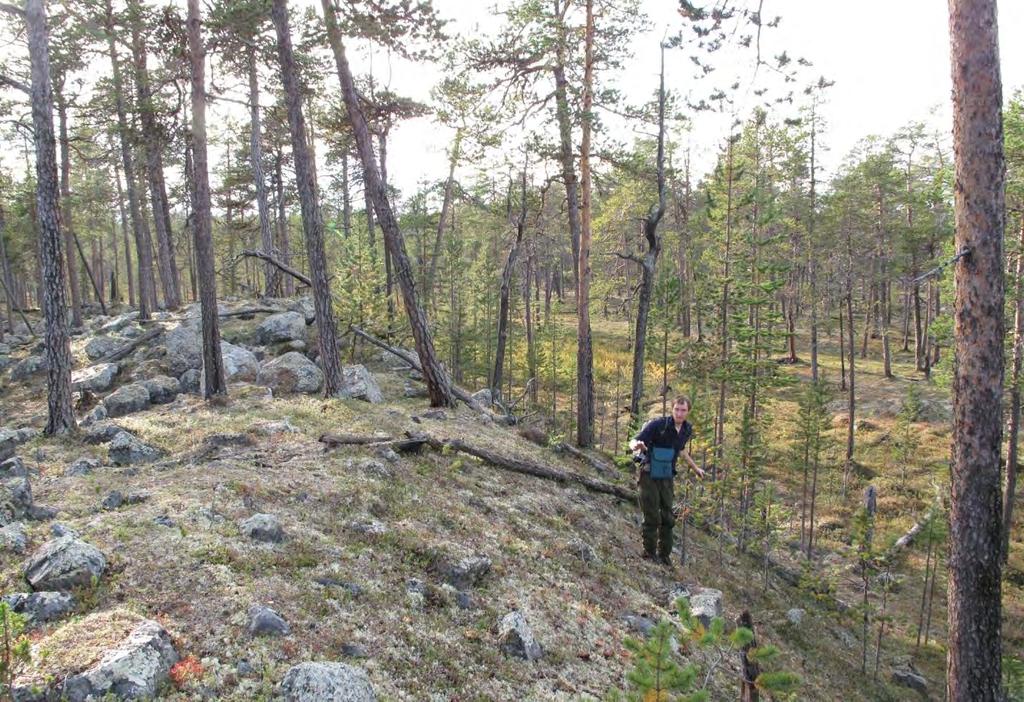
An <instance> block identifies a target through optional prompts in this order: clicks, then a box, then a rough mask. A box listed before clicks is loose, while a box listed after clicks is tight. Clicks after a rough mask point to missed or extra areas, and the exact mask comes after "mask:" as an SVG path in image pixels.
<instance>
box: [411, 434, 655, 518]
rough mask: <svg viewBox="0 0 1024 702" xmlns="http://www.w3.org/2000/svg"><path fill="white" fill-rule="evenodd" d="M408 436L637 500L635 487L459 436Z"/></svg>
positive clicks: (518, 470)
mask: <svg viewBox="0 0 1024 702" xmlns="http://www.w3.org/2000/svg"><path fill="white" fill-rule="evenodd" d="M409 438H410V439H423V440H424V441H425V442H426V443H427V444H428V445H429V446H430V447H431V448H433V449H435V450H437V451H441V450H443V449H445V448H447V449H449V450H451V451H458V452H460V453H466V454H469V455H470V456H475V457H476V458H479V459H481V460H483V461H486V462H487V463H490V464H491V465H494V466H497V467H498V468H502V469H504V470H508V471H511V472H513V473H521V474H523V475H531V476H533V477H535V478H543V479H545V480H553V481H554V482H557V483H562V484H563V485H565V484H570V483H576V484H578V485H582V486H583V487H585V488H586V489H588V490H590V491H591V492H597V493H601V494H604V495H611V496H612V497H617V498H619V499H620V500H623V501H625V502H629V503H630V504H635V503H636V500H637V494H636V491H634V490H628V489H626V488H623V487H620V486H618V485H613V484H612V483H609V482H605V481H604V480H598V479H596V478H590V477H588V476H586V475H580V474H579V473H571V472H569V471H563V470H558V469H556V468H550V467H548V466H544V465H541V464H539V463H534V462H533V461H528V460H525V459H522V458H515V457H511V456H505V455H502V454H500V453H497V452H495V451H490V450H488V449H484V448H480V447H479V446H471V445H470V444H467V443H466V442H464V441H462V440H461V439H446V440H441V439H437V438H435V437H432V436H427V435H412V434H410V435H409Z"/></svg>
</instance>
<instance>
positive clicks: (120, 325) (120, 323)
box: [97, 310, 139, 334]
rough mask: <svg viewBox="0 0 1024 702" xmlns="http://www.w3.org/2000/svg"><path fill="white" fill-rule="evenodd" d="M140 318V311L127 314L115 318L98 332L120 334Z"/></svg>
mask: <svg viewBox="0 0 1024 702" xmlns="http://www.w3.org/2000/svg"><path fill="white" fill-rule="evenodd" d="M138 318H139V311H138V310H135V311H132V312H126V313H124V314H122V315H118V316H117V317H114V318H113V319H111V320H110V321H109V322H106V323H104V324H103V325H102V326H101V327H100V328H99V329H98V330H97V331H99V333H100V334H113V333H114V332H119V331H121V330H122V329H124V328H125V327H127V326H129V325H130V324H131V323H132V322H134V321H135V320H137V319H138Z"/></svg>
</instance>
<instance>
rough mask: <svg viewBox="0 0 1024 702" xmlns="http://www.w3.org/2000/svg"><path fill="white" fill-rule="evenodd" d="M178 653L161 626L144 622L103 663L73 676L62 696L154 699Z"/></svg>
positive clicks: (76, 701) (76, 700)
mask: <svg viewBox="0 0 1024 702" xmlns="http://www.w3.org/2000/svg"><path fill="white" fill-rule="evenodd" d="M177 662H178V654H177V652H176V651H175V650H174V645H173V644H172V643H171V636H170V634H168V633H167V630H166V629H164V628H163V627H162V626H160V624H158V623H157V622H155V621H152V620H145V621H142V622H141V623H140V624H139V625H138V626H136V627H135V628H134V629H133V630H132V632H131V633H130V634H128V637H127V638H126V639H124V640H123V641H121V642H120V643H119V644H118V645H117V646H116V647H115V648H113V649H110V650H108V651H107V652H106V653H105V654H103V657H102V658H101V659H100V661H99V663H97V664H96V665H94V666H93V667H91V668H89V669H88V670H86V671H85V672H82V673H79V674H77V675H73V676H71V677H70V678H68V679H67V681H66V682H65V683H64V689H63V690H62V693H63V695H64V696H66V697H67V699H68V701H69V702H85V701H86V700H98V699H106V698H107V697H106V696H107V695H112V696H113V697H114V698H116V699H152V698H154V697H155V696H156V694H157V690H158V689H159V688H160V686H161V685H162V684H163V683H164V682H165V681H166V680H167V677H168V674H169V673H170V671H171V667H172V666H173V665H174V664H175V663H177Z"/></svg>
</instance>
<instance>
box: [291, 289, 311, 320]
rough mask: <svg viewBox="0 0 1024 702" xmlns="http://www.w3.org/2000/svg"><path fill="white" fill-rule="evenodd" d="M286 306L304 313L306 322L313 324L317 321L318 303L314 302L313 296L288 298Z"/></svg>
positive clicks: (303, 316)
mask: <svg viewBox="0 0 1024 702" xmlns="http://www.w3.org/2000/svg"><path fill="white" fill-rule="evenodd" d="M286 306H287V308H288V309H289V310H291V311H292V312H298V313H299V314H301V315H302V319H303V321H304V322H305V323H306V324H312V323H313V322H314V321H316V305H315V304H314V303H313V298H311V297H310V296H309V295H303V296H302V297H299V298H296V299H293V300H288V302H287V303H286Z"/></svg>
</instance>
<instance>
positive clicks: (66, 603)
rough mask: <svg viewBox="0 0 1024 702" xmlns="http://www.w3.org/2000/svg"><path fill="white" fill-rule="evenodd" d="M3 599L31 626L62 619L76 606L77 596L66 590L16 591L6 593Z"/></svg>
mask: <svg viewBox="0 0 1024 702" xmlns="http://www.w3.org/2000/svg"><path fill="white" fill-rule="evenodd" d="M3 601H4V602H6V603H7V604H8V605H9V606H10V608H11V609H13V610H14V611H15V612H17V613H18V614H20V615H22V616H23V617H25V623H26V624H28V625H29V626H37V625H39V624H42V623H44V622H51V621H53V620H54V619H60V618H61V617H63V616H64V615H65V614H67V613H68V612H70V611H71V610H73V609H74V608H75V598H74V597H72V596H71V595H69V594H68V593H66V592H52V591H48V592H16V593H14V594H12V595H5V596H4V598H3Z"/></svg>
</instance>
